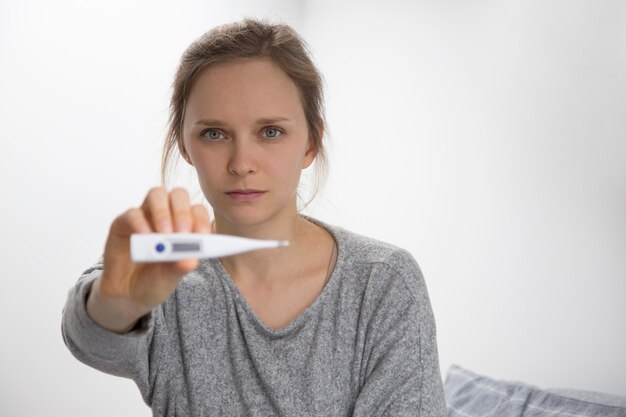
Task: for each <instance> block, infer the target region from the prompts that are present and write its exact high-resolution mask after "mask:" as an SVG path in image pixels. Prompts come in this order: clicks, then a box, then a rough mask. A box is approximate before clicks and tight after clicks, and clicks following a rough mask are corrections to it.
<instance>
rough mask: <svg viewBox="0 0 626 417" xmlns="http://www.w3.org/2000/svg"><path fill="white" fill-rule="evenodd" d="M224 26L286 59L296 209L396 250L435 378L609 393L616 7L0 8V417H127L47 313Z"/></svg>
mask: <svg viewBox="0 0 626 417" xmlns="http://www.w3.org/2000/svg"><path fill="white" fill-rule="evenodd" d="M244 16H255V17H267V18H269V19H271V20H273V21H284V22H286V23H289V24H291V25H292V26H294V28H296V30H298V31H299V32H300V33H301V34H302V35H303V36H304V38H305V39H306V40H307V41H308V43H309V44H310V46H311V49H312V50H313V54H314V59H315V61H316V62H317V64H318V66H319V67H320V69H321V70H322V72H323V73H324V76H325V80H326V86H327V90H326V96H327V115H328V120H329V126H330V135H329V146H330V157H331V161H330V165H331V170H330V175H329V179H328V182H327V184H326V188H325V191H324V193H323V194H322V195H320V196H319V197H318V199H317V201H316V203H315V204H314V205H312V206H311V207H310V208H309V210H308V213H309V214H312V215H314V216H316V217H318V218H320V219H322V220H325V221H327V222H330V223H334V224H339V225H341V226H343V227H345V228H347V229H350V230H353V231H355V232H358V233H361V234H365V235H369V236H372V237H376V238H379V239H382V240H385V241H389V242H392V243H394V244H397V245H399V246H402V247H405V248H407V249H409V250H410V251H411V252H412V253H413V255H414V256H415V258H416V259H417V260H418V262H419V263H420V265H421V267H422V270H423V272H424V275H425V277H426V280H427V284H428V287H429V291H430V295H431V301H432V304H433V309H434V312H435V316H436V319H437V325H438V342H439V353H440V364H441V369H442V374H444V375H445V371H446V370H447V368H448V367H449V366H450V365H451V364H452V363H457V364H460V365H462V366H464V367H467V368H469V369H471V370H473V371H475V372H478V373H482V374H486V375H489V376H492V377H495V378H502V379H509V380H522V381H525V382H527V383H530V384H533V385H538V386H540V387H544V388H548V387H562V388H577V389H584V390H595V391H602V392H608V393H613V394H619V395H624V396H626V354H625V352H626V324H625V317H626V303H625V302H624V299H625V298H626V257H625V255H626V116H625V115H626V3H624V2H622V1H617V0H615V1H591V0H589V1H585V0H576V1H573V0H569V1H567V0H562V1H553V0H548V1H545V0H542V1H540V0H532V1H487V0H477V1H445V2H442V1H435V0H432V1H421V2H418V1H416V2H409V1H407V2H401V1H389V0H388V1H384V2H382V1H380V2H362V1H358V2H357V1H341V2H337V1H335V2H333V1H330V0H323V1H287V0H282V1H279V0H275V1H266V2H261V1H252V0H249V1H228V2H226V1H224V2H216V1H178V2H157V1H141V2H129V1H121V0H114V1H107V2H79V1H70V0H61V1H55V2H48V1H43V0H41V1H23V2H17V1H13V2H8V1H6V0H3V1H2V2H0V138H1V148H0V167H1V175H0V187H1V188H0V192H1V194H0V196H1V197H0V198H1V201H2V203H1V204H0V216H1V217H0V218H1V219H2V220H1V221H2V229H1V230H2V239H0V250H1V251H0V253H2V259H1V262H2V274H1V276H0V278H1V279H0V308H1V309H2V310H1V313H2V314H1V315H0V329H1V332H2V333H1V334H2V343H1V344H0V415H2V416H40V415H50V416H85V415H89V416H109V415H135V416H138V415H144V416H148V415H150V411H149V409H148V408H147V407H146V406H145V405H144V404H143V402H142V400H141V397H140V395H139V392H138V390H137V388H136V387H135V386H134V384H133V383H132V382H131V381H128V380H124V379H121V378H117V377H112V376H109V375H105V374H102V373H100V372H98V371H95V370H93V369H91V368H89V367H87V366H85V365H83V364H81V363H79V362H78V361H77V360H76V359H74V358H73V357H72V356H71V355H70V353H69V351H68V350H67V349H66V348H65V346H64V344H63V341H62V339H61V332H60V321H61V310H62V308H63V304H64V302H65V297H66V294H67V291H68V289H69V288H70V287H71V286H72V285H73V283H74V282H75V281H76V279H77V278H78V276H79V275H80V273H81V272H82V270H84V269H86V268H87V267H89V266H90V265H91V264H92V263H93V262H94V261H95V260H96V259H97V257H98V256H99V255H100V253H101V251H102V249H103V244H104V240H105V237H106V234H107V231H108V227H109V225H110V223H111V221H112V220H113V218H114V217H115V216H116V215H117V214H119V213H121V212H122V211H124V210H125V209H127V208H129V207H132V206H137V205H139V204H140V203H141V200H142V199H143V196H144V194H145V192H146V191H147V190H148V189H149V188H150V187H152V186H154V185H158V183H159V162H160V149H161V144H162V140H163V137H164V134H165V123H166V119H167V107H168V100H169V93H170V85H171V82H172V79H173V74H174V71H175V69H176V65H177V62H178V59H179V57H180V54H181V53H182V51H183V50H184V49H185V47H186V46H187V45H188V44H189V43H190V42H191V41H192V40H194V39H195V38H196V37H198V36H200V35H201V34H202V33H203V32H205V31H207V30H208V29H210V28H211V27H213V26H215V25H217V24H221V23H226V22H230V21H233V20H238V19H240V18H242V17H244ZM181 167H182V164H181ZM181 172H183V173H182V174H181V178H183V179H182V180H180V181H183V182H184V181H185V180H184V178H186V176H185V175H186V174H184V171H181ZM190 191H192V192H195V191H197V189H195V190H194V189H193V187H190Z"/></svg>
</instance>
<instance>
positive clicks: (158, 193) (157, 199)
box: [141, 187, 173, 233]
mask: <svg viewBox="0 0 626 417" xmlns="http://www.w3.org/2000/svg"><path fill="white" fill-rule="evenodd" d="M141 208H142V209H143V211H144V213H145V216H146V218H147V219H148V221H149V222H151V223H152V229H153V230H155V231H156V232H157V233H171V232H172V230H173V227H172V217H171V214H170V203H169V201H168V196H167V192H166V191H165V189H163V188H161V187H155V188H152V189H151V190H150V191H148V195H146V199H145V200H144V202H143V204H142V205H141Z"/></svg>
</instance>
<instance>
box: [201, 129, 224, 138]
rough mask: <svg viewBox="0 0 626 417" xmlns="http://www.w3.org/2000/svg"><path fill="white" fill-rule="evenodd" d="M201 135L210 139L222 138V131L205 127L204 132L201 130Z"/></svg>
mask: <svg viewBox="0 0 626 417" xmlns="http://www.w3.org/2000/svg"><path fill="white" fill-rule="evenodd" d="M202 137H204V138H207V139H210V140H218V139H223V137H224V136H223V135H222V132H220V131H219V130H215V129H207V130H205V131H204V132H202Z"/></svg>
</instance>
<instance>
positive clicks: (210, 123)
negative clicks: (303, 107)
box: [194, 116, 291, 126]
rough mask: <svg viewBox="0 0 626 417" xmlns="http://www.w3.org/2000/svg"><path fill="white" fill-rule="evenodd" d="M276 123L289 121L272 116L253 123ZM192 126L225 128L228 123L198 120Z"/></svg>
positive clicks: (216, 120) (214, 120) (288, 120)
mask: <svg viewBox="0 0 626 417" xmlns="http://www.w3.org/2000/svg"><path fill="white" fill-rule="evenodd" d="M276 122H291V119H288V118H286V117H281V116H274V117H263V118H260V119H257V120H256V121H255V123H256V124H257V125H267V124H272V123H276ZM194 125H205V126H227V125H228V123H226V122H223V121H221V120H218V119H200V120H198V121H196V122H195V123H194Z"/></svg>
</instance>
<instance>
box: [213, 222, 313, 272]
mask: <svg viewBox="0 0 626 417" xmlns="http://www.w3.org/2000/svg"><path fill="white" fill-rule="evenodd" d="M311 227H316V226H314V225H312V224H311V223H310V222H308V221H307V220H305V219H304V218H302V217H301V216H300V215H298V214H297V213H294V214H293V215H290V216H283V217H280V218H277V219H273V220H271V221H268V222H264V223H261V224H248V225H242V224H234V223H231V222H228V221H227V220H226V219H224V218H221V217H219V216H217V215H216V216H215V232H216V233H220V234H228V235H233V236H242V237H249V238H252V239H275V240H287V241H289V246H287V247H283V248H275V249H267V250H258V251H252V252H246V253H242V254H239V255H234V256H228V257H223V258H221V261H222V264H223V265H224V267H225V268H226V270H227V271H228V272H229V273H230V275H231V276H232V277H233V279H235V280H238V278H240V277H248V278H251V279H255V280H257V281H267V282H269V281H280V280H282V279H284V277H281V273H280V271H281V270H284V269H285V268H286V267H288V266H289V265H291V264H292V263H294V262H297V261H298V259H299V256H301V254H302V253H303V252H302V249H303V246H304V243H305V237H306V236H307V235H309V233H310V231H311ZM286 269H289V268H286ZM270 277H271V278H270Z"/></svg>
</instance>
